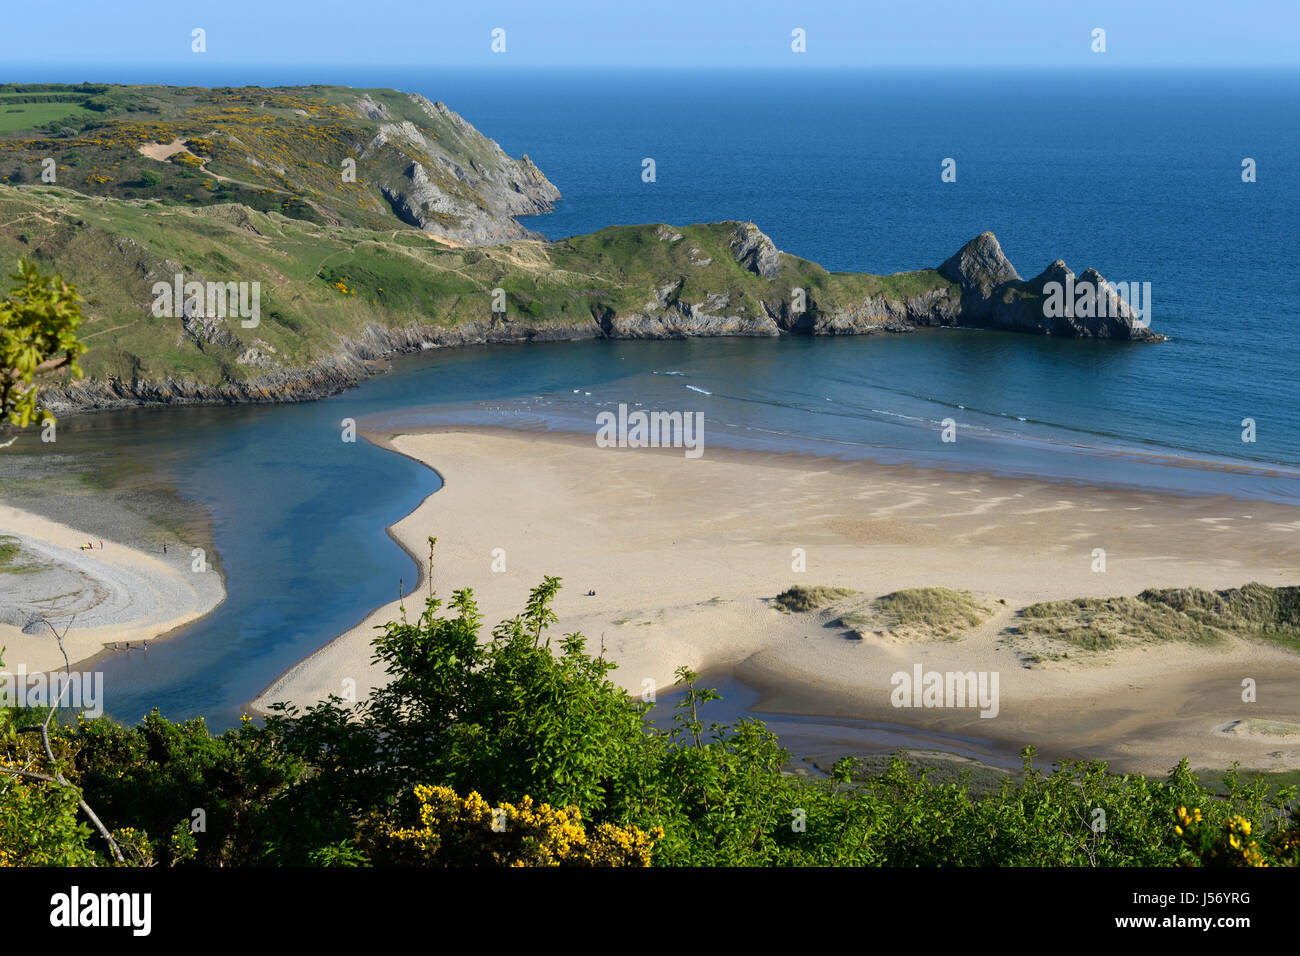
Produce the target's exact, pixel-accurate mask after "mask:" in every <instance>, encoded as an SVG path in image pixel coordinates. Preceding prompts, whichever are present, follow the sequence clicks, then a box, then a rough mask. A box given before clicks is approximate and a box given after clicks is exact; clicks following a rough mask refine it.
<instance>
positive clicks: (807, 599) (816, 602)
mask: <svg viewBox="0 0 1300 956" xmlns="http://www.w3.org/2000/svg"><path fill="white" fill-rule="evenodd" d="M856 593H857V592H856V591H854V590H852V589H850V588H830V587H823V586H817V587H804V586H803V585H800V584H796V585H794V586H793V587H791V588H788V589H786V590H784V591H782V592H781V593H780V594H778V595H777V596H776V597H775V598H773V602H774V603H775V604H776V606H777V607H778V608H780V609H781V610H782V611H787V612H790V613H802V612H804V611H818V610H821V609H822V608H824V607H826V606H827V605H830V604H834V603H835V602H836V601H842V600H844V599H845V598H847V597H852V596H853V595H854V594H856Z"/></svg>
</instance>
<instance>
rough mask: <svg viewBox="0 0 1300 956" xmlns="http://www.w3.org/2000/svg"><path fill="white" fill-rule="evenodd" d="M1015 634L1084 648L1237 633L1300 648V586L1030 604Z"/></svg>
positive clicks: (1218, 640)
mask: <svg viewBox="0 0 1300 956" xmlns="http://www.w3.org/2000/svg"><path fill="white" fill-rule="evenodd" d="M1015 633H1016V634H1018V635H1022V636H1025V637H1038V638H1043V639H1046V640H1047V641H1049V642H1052V643H1056V644H1063V645H1066V646H1067V647H1069V648H1072V649H1078V650H1083V651H1109V650H1115V649H1118V648H1121V647H1124V646H1127V645H1138V644H1164V643H1170V642H1175V641H1178V642H1183V643H1188V644H1196V645H1201V646H1206V647H1210V646H1215V645H1219V644H1222V643H1224V642H1225V641H1227V640H1228V639H1229V638H1232V637H1238V638H1244V639H1247V640H1258V641H1264V642H1267V643H1273V644H1279V645H1282V646H1284V647H1288V648H1290V649H1292V650H1296V651H1300V588H1297V587H1283V588H1272V587H1269V586H1267V585H1264V584H1258V583H1251V584H1247V585H1245V586H1244V587H1240V588H1231V589H1228V590H1224V591H1205V590H1202V589H1200V588H1161V589H1149V590H1146V591H1143V592H1142V593H1141V594H1139V595H1137V597H1113V598H1075V599H1073V600H1068V601H1046V602H1043V603H1040V604H1031V605H1030V606H1029V607H1027V608H1025V609H1024V610H1023V611H1021V612H1020V621H1019V623H1018V625H1017V626H1016V628H1015Z"/></svg>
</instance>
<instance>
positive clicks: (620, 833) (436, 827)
mask: <svg viewBox="0 0 1300 956" xmlns="http://www.w3.org/2000/svg"><path fill="white" fill-rule="evenodd" d="M415 796H416V799H418V800H419V801H420V809H419V821H420V823H419V826H416V827H406V828H388V829H387V831H386V836H387V837H388V838H389V840H391V841H392V842H393V843H394V844H395V846H394V849H395V850H397V851H398V852H399V853H401V852H402V850H406V851H408V852H406V853H404V854H402V855H404V856H405V857H407V858H408V859H409V858H410V857H411V856H414V857H416V858H417V859H416V860H414V862H424V863H430V864H444V865H449V866H475V865H478V866H649V865H650V856H651V852H652V851H653V849H654V844H655V842H656V841H657V840H660V839H662V838H663V830H662V829H661V828H659V827H655V828H654V829H653V830H651V831H650V832H648V833H647V832H645V831H643V830H640V829H638V828H636V827H619V826H614V825H612V824H608V823H602V824H599V825H598V826H596V827H595V828H594V829H592V830H591V831H588V830H587V829H586V827H584V825H583V821H582V813H581V811H579V809H578V808H577V807H562V808H560V807H552V806H550V805H549V804H546V803H543V804H534V803H533V800H532V798H531V797H528V796H525V797H523V798H522V799H521V800H520V801H519V803H518V804H517V805H516V804H512V803H502V804H501V805H500V806H498V807H493V806H491V805H490V804H489V803H488V802H487V801H486V800H484V799H483V797H482V796H480V795H479V794H478V793H477V792H471V793H470V794H469V795H468V796H466V797H461V796H459V795H458V794H457V793H456V792H455V791H454V790H452V789H451V788H450V787H430V786H417V787H416V788H415ZM412 850H413V851H415V852H414V853H413V854H412V853H410V852H409V851H412Z"/></svg>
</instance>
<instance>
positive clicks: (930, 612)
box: [840, 587, 993, 640]
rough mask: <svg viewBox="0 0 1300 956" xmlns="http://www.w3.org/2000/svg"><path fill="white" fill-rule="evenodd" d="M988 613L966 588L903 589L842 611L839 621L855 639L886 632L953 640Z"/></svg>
mask: <svg viewBox="0 0 1300 956" xmlns="http://www.w3.org/2000/svg"><path fill="white" fill-rule="evenodd" d="M992 613H993V611H992V608H990V607H989V606H988V605H987V604H985V603H984V602H983V601H982V600H981V599H980V598H978V597H976V596H975V595H974V594H972V593H971V592H970V591H955V590H953V589H951V588H933V587H932V588H905V589H904V590H901V591H894V592H893V593H891V594H886V595H884V596H882V597H879V598H876V600H874V601H872V602H871V603H870V604H869V605H867V606H866V607H865V608H863V609H861V610H857V611H852V612H850V613H848V614H845V615H844V616H843V617H841V618H840V624H841V625H843V626H844V627H846V628H848V629H849V630H851V631H853V632H854V634H855V635H856V636H857V637H859V638H861V637H865V636H866V634H867V633H875V632H888V633H889V634H891V635H892V636H893V637H896V638H906V639H911V640H934V639H941V640H956V639H957V638H958V637H960V635H961V634H962V632H964V631H967V630H969V629H970V628H972V627H975V626H977V625H979V624H982V623H984V622H985V621H986V620H988V618H989V616H990V615H991V614H992Z"/></svg>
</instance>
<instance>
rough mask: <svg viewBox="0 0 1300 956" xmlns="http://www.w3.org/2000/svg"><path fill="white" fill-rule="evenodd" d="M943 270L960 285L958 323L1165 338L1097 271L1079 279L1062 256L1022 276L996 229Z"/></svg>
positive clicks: (1045, 331)
mask: <svg viewBox="0 0 1300 956" xmlns="http://www.w3.org/2000/svg"><path fill="white" fill-rule="evenodd" d="M938 271H939V274H940V275H942V276H943V277H944V278H945V279H948V280H949V281H950V282H955V283H956V284H957V285H958V286H960V287H961V291H962V296H961V309H960V313H959V314H958V316H957V318H956V322H955V324H957V325H962V326H967V327H984V328H996V329H1007V330H1009V331H1015V332H1034V333H1038V334H1040V335H1065V336H1070V337H1073V338H1102V339H1132V340H1133V341H1145V342H1159V341H1162V340H1163V339H1164V336H1163V335H1159V334H1157V333H1155V332H1152V331H1151V329H1150V328H1149V325H1150V322H1149V318H1144V317H1142V316H1139V315H1138V312H1137V311H1136V310H1135V309H1134V308H1133V307H1132V306H1131V305H1130V304H1129V303H1128V302H1127V301H1125V299H1123V298H1122V297H1121V296H1120V295H1119V293H1118V292H1117V291H1116V289H1115V287H1114V286H1113V285H1111V284H1110V283H1109V282H1107V281H1106V280H1105V279H1104V278H1103V277H1102V276H1101V274H1100V273H1098V272H1097V270H1095V269H1087V270H1085V271H1084V273H1083V274H1082V275H1080V276H1078V277H1076V276H1075V274H1074V273H1073V272H1071V271H1070V269H1069V267H1068V266H1066V264H1065V263H1064V262H1063V261H1062V260H1060V259H1057V260H1056V261H1055V262H1053V263H1052V264H1051V265H1049V266H1048V267H1047V268H1046V269H1044V270H1043V271H1042V273H1041V274H1039V275H1038V276H1036V277H1035V278H1033V279H1030V280H1028V281H1026V280H1024V279H1021V278H1020V276H1019V274H1018V273H1017V272H1016V270H1015V267H1013V266H1012V265H1011V263H1010V262H1009V261H1008V260H1007V257H1006V256H1005V255H1003V253H1002V247H1001V246H1000V245H999V244H998V240H997V238H996V237H995V236H994V235H993V233H991V232H985V233H981V234H980V235H978V236H976V237H975V238H974V239H972V240H971V241H970V242H968V243H966V245H964V246H962V248H961V249H960V250H959V251H958V252H957V254H956V255H954V256H953V257H952V258H950V259H948V260H947V261H946V262H944V263H943V264H942V265H941V266H939V270H938ZM1054 285H1055V287H1054ZM1145 306H1146V308H1149V307H1150V303H1149V302H1147V303H1145ZM943 324H948V323H943Z"/></svg>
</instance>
